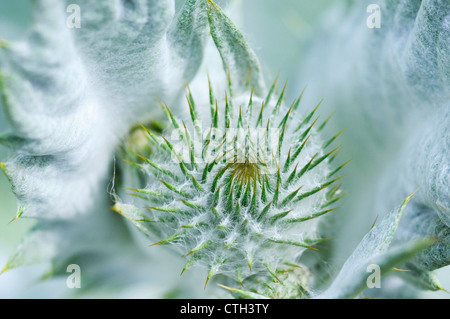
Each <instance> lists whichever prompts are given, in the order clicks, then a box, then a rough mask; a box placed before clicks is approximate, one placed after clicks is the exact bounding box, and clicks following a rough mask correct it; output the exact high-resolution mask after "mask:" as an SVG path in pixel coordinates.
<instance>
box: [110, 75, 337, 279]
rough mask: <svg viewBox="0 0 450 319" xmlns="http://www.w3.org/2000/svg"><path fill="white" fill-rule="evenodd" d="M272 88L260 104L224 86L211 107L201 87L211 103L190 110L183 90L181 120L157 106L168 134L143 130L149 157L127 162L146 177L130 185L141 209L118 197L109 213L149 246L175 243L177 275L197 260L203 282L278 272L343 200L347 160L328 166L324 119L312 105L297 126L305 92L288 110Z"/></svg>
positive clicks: (331, 153) (332, 152) (331, 151)
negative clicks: (179, 261) (149, 240)
mask: <svg viewBox="0 0 450 319" xmlns="http://www.w3.org/2000/svg"><path fill="white" fill-rule="evenodd" d="M208 82H209V81H208ZM277 83H278V81H277V80H275V82H274V84H273V85H272V87H271V88H270V90H269V92H268V95H267V97H266V98H265V99H261V98H258V97H256V96H253V94H252V92H251V93H249V94H248V95H246V96H245V94H244V95H242V96H236V97H235V96H233V93H232V90H231V85H229V89H228V91H226V92H225V94H224V96H223V100H220V101H219V100H217V99H216V98H215V95H214V92H213V89H212V87H211V84H210V82H209V105H197V104H196V102H195V101H194V98H193V95H192V93H191V91H190V89H189V87H188V89H187V94H186V98H187V104H188V106H189V114H190V121H189V123H188V124H187V125H186V123H185V122H184V121H179V120H177V119H176V118H175V117H174V116H173V114H172V113H171V112H170V110H169V108H168V107H167V105H163V104H162V103H161V107H162V109H163V111H164V112H165V113H166V115H167V117H168V120H169V122H170V130H169V132H168V134H164V136H160V137H159V136H157V134H155V133H154V132H152V131H151V130H147V129H146V131H147V132H148V136H149V140H150V142H151V143H152V145H153V147H154V151H153V154H154V155H153V156H151V158H145V157H141V159H142V162H141V163H135V162H130V163H131V164H133V165H135V166H137V167H139V168H140V169H141V170H142V171H143V172H144V175H146V176H147V177H148V179H147V183H148V185H147V187H145V188H139V189H136V188H135V189H130V190H131V191H133V192H134V195H135V197H138V198H140V199H143V200H144V201H143V203H144V204H143V205H141V207H142V208H145V209H146V210H141V209H140V208H138V207H137V206H135V205H131V204H125V203H123V202H120V201H118V202H117V203H116V205H115V207H114V209H115V210H116V211H117V212H119V213H121V214H122V215H124V216H125V217H127V218H128V219H129V220H130V221H131V222H132V223H133V224H134V225H135V226H137V227H138V228H139V229H140V230H142V231H143V232H145V233H146V234H147V235H149V236H151V237H153V238H155V236H156V238H158V240H159V241H158V242H157V243H155V244H154V245H158V244H159V245H165V244H170V245H173V246H176V247H177V248H178V250H180V251H181V252H182V253H183V254H184V256H185V257H186V259H187V263H186V265H185V267H184V268H183V270H182V273H183V272H184V271H185V270H186V269H187V268H189V267H190V266H193V265H195V264H200V265H203V266H206V267H208V269H209V272H208V275H207V279H206V283H208V281H209V279H210V278H211V277H212V276H213V275H215V274H225V275H229V276H232V277H234V278H235V279H236V280H237V281H238V282H240V283H242V282H243V280H244V279H246V278H247V277H248V276H250V275H263V276H266V275H269V276H273V275H275V276H276V272H277V269H278V267H279V266H282V265H283V264H285V263H295V262H296V257H298V256H299V255H300V254H301V253H302V252H303V251H304V250H305V249H315V248H314V247H313V246H314V244H316V243H319V242H322V241H324V240H326V239H324V238H320V236H319V234H318V230H317V225H318V221H317V219H316V218H317V217H319V216H322V215H324V214H327V213H329V212H331V211H333V210H335V209H336V208H337V207H333V204H334V203H335V202H336V201H337V200H338V199H340V198H341V197H343V195H342V194H340V193H341V191H340V185H336V184H337V183H335V182H336V181H337V180H338V179H340V177H337V176H336V175H337V174H336V173H337V172H338V171H339V170H340V169H341V168H342V167H343V166H344V165H345V164H346V163H344V164H342V165H340V166H338V167H337V168H335V169H331V168H330V166H329V163H330V162H331V161H332V160H333V159H334V158H335V157H336V155H337V153H338V152H337V151H338V149H339V147H336V148H333V147H331V146H330V145H331V144H332V142H333V141H334V140H335V139H336V137H337V136H338V135H339V133H338V134H337V135H335V136H333V137H332V138H331V139H329V140H328V141H325V142H324V141H323V140H322V139H321V138H320V137H319V132H320V131H321V130H322V129H323V127H324V126H325V125H326V123H327V121H328V120H329V118H328V119H326V120H325V121H323V122H322V123H321V124H320V123H317V122H318V118H319V116H317V115H316V110H317V108H318V106H319V105H320V103H319V105H317V106H316V107H315V108H314V109H313V110H312V111H311V112H310V113H309V114H308V115H307V116H306V117H305V118H304V119H302V120H299V117H300V114H295V113H296V111H297V109H298V106H299V104H300V100H301V97H302V95H303V92H302V94H301V95H300V97H299V98H298V99H296V100H295V101H294V102H293V103H292V104H291V105H290V107H289V106H287V105H285V103H284V91H285V87H286V85H285V86H284V88H283V90H282V92H281V94H280V95H279V96H277V97H275V96H274V92H275V88H276V87H277ZM204 109H206V110H208V111H207V112H205V111H204ZM204 113H210V115H209V114H208V115H207V116H205V115H204ZM205 123H207V125H205ZM315 124H317V125H315ZM319 124H320V125H319ZM169 137H170V138H169ZM324 189H326V190H324ZM136 205H138V204H136ZM144 206H145V207H144ZM144 211H145V213H144ZM205 286H206V284H205Z"/></svg>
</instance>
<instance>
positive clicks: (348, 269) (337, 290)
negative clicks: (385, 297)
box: [317, 195, 434, 299]
mask: <svg viewBox="0 0 450 319" xmlns="http://www.w3.org/2000/svg"><path fill="white" fill-rule="evenodd" d="M411 196H412V195H410V196H408V197H407V198H406V199H405V200H404V202H403V203H402V204H401V205H400V206H399V207H398V208H397V209H394V210H392V211H391V212H390V213H389V214H387V215H386V216H384V218H383V219H382V220H380V221H379V222H378V223H376V224H375V225H374V227H373V228H372V229H371V230H370V231H369V232H368V233H367V234H366V236H364V238H363V239H362V240H361V242H360V243H359V245H358V246H357V247H356V249H355V250H354V251H353V253H352V254H351V255H350V257H349V258H348V259H347V261H346V262H345V263H344V265H343V266H342V268H341V270H340V272H339V274H338V275H337V277H336V278H335V279H334V281H333V282H332V284H331V285H330V287H329V288H328V289H327V290H325V291H324V292H323V293H321V294H319V295H318V296H317V298H324V299H342V298H354V297H356V296H358V295H359V294H360V293H361V292H362V291H363V290H365V289H366V288H367V279H368V277H369V275H370V271H372V269H371V268H369V267H370V266H371V265H376V266H378V267H379V269H380V275H381V276H383V275H385V274H386V273H388V272H389V271H391V270H392V269H393V268H394V267H398V266H399V265H401V264H403V263H404V262H405V261H406V260H408V259H410V258H412V257H413V256H414V255H415V254H416V253H417V252H419V251H421V250H422V249H424V248H425V247H427V246H429V245H430V244H432V243H433V242H434V239H430V238H421V239H420V240H416V241H411V242H407V243H402V244H401V245H397V246H394V247H390V244H391V242H392V239H393V237H394V234H395V231H396V229H397V226H398V223H399V221H400V218H401V216H402V214H403V211H404V209H405V206H406V204H407V203H408V201H409V200H410V199H411ZM368 269H369V270H368Z"/></svg>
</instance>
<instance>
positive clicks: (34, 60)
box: [0, 0, 209, 218]
mask: <svg viewBox="0 0 450 319" xmlns="http://www.w3.org/2000/svg"><path fill="white" fill-rule="evenodd" d="M69 4H74V5H78V6H79V8H80V10H81V11H80V18H81V20H80V22H81V24H80V28H72V29H71V28H69V27H68V26H67V25H66V20H67V19H68V18H69V13H66V6H65V5H69ZM205 6H206V5H205V2H204V1H201V0H190V1H187V2H186V3H185V5H184V7H183V8H182V9H181V11H180V12H179V13H178V15H177V16H176V17H175V18H174V2H173V1H165V0H157V1H150V0H148V1H143V0H139V1H137V0H136V1H94V2H93V1H85V0H80V1H67V3H66V4H65V2H64V1H58V0H42V1H33V12H34V14H33V18H34V24H33V27H32V29H31V31H30V34H29V37H28V38H27V39H26V40H25V41H16V42H7V41H2V42H1V47H0V96H1V104H2V105H3V107H4V111H5V116H6V118H7V119H8V121H9V124H10V127H11V129H10V130H9V131H8V132H2V135H1V138H0V141H1V142H2V143H3V144H6V145H7V146H9V147H11V148H13V149H14V150H15V151H16V154H17V156H16V157H15V158H14V159H11V160H10V161H8V162H7V163H5V164H3V165H2V168H3V169H4V171H5V172H6V174H7V176H8V178H9V179H10V180H11V182H12V184H13V189H14V192H15V194H16V196H17V198H18V200H19V205H20V209H19V213H18V217H19V216H20V215H22V216H26V217H40V218H70V217H73V216H76V215H78V214H80V213H86V212H89V211H90V209H92V207H93V206H94V203H93V202H94V199H95V198H96V197H98V196H100V195H101V194H102V191H105V190H102V189H101V185H102V183H104V179H105V178H106V175H107V173H108V170H109V165H110V162H111V160H112V157H113V154H114V149H115V147H116V145H117V144H118V140H119V139H120V138H121V137H122V136H123V135H124V134H126V133H127V132H128V130H129V128H130V127H131V126H133V125H135V124H136V122H137V121H138V120H140V121H144V120H146V119H148V118H149V117H150V116H152V114H154V112H153V109H154V108H155V105H157V104H156V100H155V97H157V98H158V99H160V100H164V101H166V102H167V103H172V102H173V101H175V100H176V99H177V98H178V96H179V94H180V93H181V92H182V88H183V84H184V83H185V81H186V80H188V79H190V78H192V77H193V76H194V74H195V72H196V70H197V68H198V67H199V65H200V63H201V60H202V56H203V45H204V42H205V39H206V37H207V34H208V27H209V26H208V20H207V18H206V10H205ZM67 9H69V7H67ZM105 193H106V192H105Z"/></svg>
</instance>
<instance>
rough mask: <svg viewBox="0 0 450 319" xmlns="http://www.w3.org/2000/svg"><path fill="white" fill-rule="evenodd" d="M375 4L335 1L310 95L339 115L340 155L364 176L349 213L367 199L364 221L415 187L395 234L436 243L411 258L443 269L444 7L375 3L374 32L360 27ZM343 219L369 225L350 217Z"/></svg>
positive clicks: (449, 26) (308, 72) (316, 52)
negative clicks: (343, 132)
mask: <svg viewBox="0 0 450 319" xmlns="http://www.w3.org/2000/svg"><path fill="white" fill-rule="evenodd" d="M371 4H372V2H371V1H368V0H367V1H358V2H354V3H352V4H351V5H348V6H346V5H343V4H341V5H338V6H337V7H336V8H334V9H333V10H332V11H330V12H329V14H328V15H327V16H326V18H327V19H326V20H325V21H324V29H325V30H324V32H323V33H322V34H321V37H316V38H315V39H314V40H313V43H312V44H311V49H310V52H309V54H308V58H307V59H305V60H304V61H303V64H302V66H303V69H302V72H301V75H302V78H304V79H305V80H307V81H308V88H309V89H310V90H311V91H314V90H315V91H316V93H315V94H316V95H318V94H320V95H322V94H324V93H323V92H326V96H325V98H326V99H327V100H328V101H329V102H331V103H328V105H333V107H334V108H336V109H339V112H336V113H335V120H336V121H335V122H334V123H336V124H337V123H339V125H348V130H347V134H346V135H345V136H344V137H343V138H344V139H345V140H344V143H345V145H346V148H345V150H344V152H348V154H349V155H350V156H351V157H353V159H354V161H353V167H354V169H355V170H356V169H359V170H360V171H361V172H364V177H365V179H364V187H361V180H360V179H359V178H354V179H353V180H349V181H348V183H347V187H348V190H349V191H350V193H352V195H353V196H354V198H359V200H357V201H351V202H350V201H349V202H348V205H347V207H345V208H346V209H347V210H348V211H359V210H360V209H361V208H362V207H364V206H365V205H366V204H367V202H369V201H373V202H374V203H375V205H372V206H373V210H372V211H369V212H368V214H367V215H366V216H370V217H369V218H370V219H373V218H374V217H375V216H374V215H375V214H378V213H379V212H380V211H387V208H388V207H392V205H393V204H394V203H395V202H396V201H398V198H401V197H403V196H405V195H406V194H407V193H408V192H411V191H412V190H413V189H416V188H417V187H421V189H420V192H419V193H418V194H417V196H416V197H415V198H414V199H413V202H412V205H411V206H410V207H409V208H408V209H407V211H406V212H405V218H404V219H403V221H402V222H401V224H400V225H399V230H398V237H399V238H400V237H401V238H402V239H401V240H399V241H400V242H403V241H405V240H409V239H413V238H416V236H425V235H428V236H436V237H437V238H438V241H437V242H436V244H435V245H433V246H432V247H430V248H428V249H426V250H424V251H423V252H422V253H420V254H419V255H418V256H417V258H415V261H414V264H415V267H417V268H419V269H422V270H424V271H429V270H433V269H436V268H439V267H443V266H445V265H448V264H449V249H448V244H446V243H445V240H446V239H444V238H446V237H448V235H447V234H448V227H449V225H450V224H449V207H450V199H449V197H448V189H449V184H448V183H449V182H448V181H449V180H450V178H449V177H450V173H449V165H450V162H449V156H448V153H449V142H448V136H449V133H448V132H449V131H448V127H449V124H448V123H449V115H448V109H449V100H450V90H449V88H450V49H449V48H450V46H449V39H450V3H449V2H448V1H445V0H435V1H434V0H424V1H408V0H404V1H396V0H384V1H381V2H379V6H380V11H379V13H380V18H381V24H380V28H369V27H368V26H367V24H366V22H367V19H370V14H373V13H374V12H373V11H372V12H367V9H368V7H369V5H371ZM324 52H332V54H323V53H324ZM312 98H315V96H314V94H313V96H312ZM332 125H333V124H332ZM354 172H355V171H354ZM356 173H357V172H356ZM356 175H358V176H359V174H356ZM377 188H378V189H377ZM374 194H375V196H374ZM436 217H439V219H436ZM348 220H354V222H355V223H361V222H368V220H364V221H363V220H362V217H360V216H355V215H353V216H351V218H350V219H348ZM353 228H354V224H352V223H351V222H348V223H347V225H344V226H343V227H342V228H339V229H342V234H344V237H345V233H348V231H347V230H349V229H353ZM343 246H345V244H344V245H343Z"/></svg>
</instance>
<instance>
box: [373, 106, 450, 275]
mask: <svg viewBox="0 0 450 319" xmlns="http://www.w3.org/2000/svg"><path fill="white" fill-rule="evenodd" d="M449 123H450V108H445V107H444V108H442V109H440V111H439V112H437V113H436V115H435V116H432V117H430V118H428V119H426V121H424V123H422V124H421V125H420V126H418V127H417V132H415V133H414V134H413V135H412V136H411V137H410V138H409V140H408V141H407V142H406V145H405V147H403V149H402V150H401V152H400V153H399V156H398V158H397V159H396V160H395V163H393V165H392V168H391V169H389V170H388V171H387V172H386V174H385V176H384V178H383V179H382V180H381V183H380V185H379V190H378V194H377V197H378V198H384V199H385V200H384V202H381V201H378V202H379V204H378V209H383V207H385V205H387V204H388V203H390V202H393V201H394V198H395V197H398V196H403V194H405V193H406V192H408V191H409V190H410V189H411V187H412V185H418V186H420V191H419V192H418V193H417V196H415V197H414V198H413V200H412V202H411V205H410V206H409V207H408V208H407V209H406V211H405V216H404V218H403V220H402V222H401V223H400V225H399V229H398V231H397V234H396V238H395V241H397V242H404V241H409V240H413V239H417V238H419V237H423V236H433V237H435V238H436V239H437V242H436V244H434V245H433V246H431V247H429V248H427V249H425V250H424V251H423V252H421V253H420V254H418V255H417V256H416V257H415V258H414V260H413V261H411V263H412V264H413V265H412V266H413V269H414V271H415V272H418V271H419V270H422V271H423V272H425V273H427V272H429V271H433V270H435V269H438V268H441V267H444V266H446V265H449V264H450V227H449V226H450V197H449V189H450V162H449V156H448V154H450V143H449V141H450V127H449ZM391 185H397V187H396V188H395V190H394V191H392V190H391V191H390V192H389V193H386V189H392V187H391ZM424 275H425V274H424ZM411 278H412V277H411ZM412 279H414V278H412Z"/></svg>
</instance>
